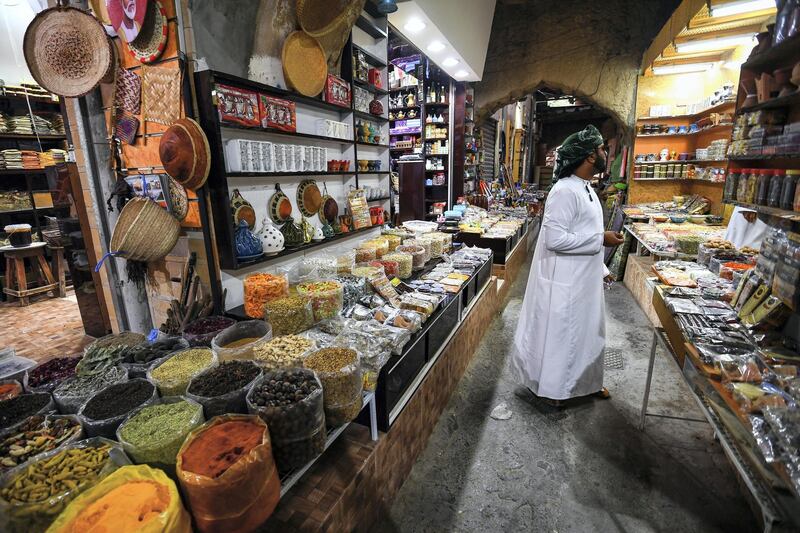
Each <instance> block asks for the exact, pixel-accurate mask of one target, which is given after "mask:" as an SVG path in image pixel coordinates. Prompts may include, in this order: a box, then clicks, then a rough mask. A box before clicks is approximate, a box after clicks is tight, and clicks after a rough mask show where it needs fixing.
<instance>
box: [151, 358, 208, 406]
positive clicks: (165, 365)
mask: <svg viewBox="0 0 800 533" xmlns="http://www.w3.org/2000/svg"><path fill="white" fill-rule="evenodd" d="M217 364H218V359H217V355H216V354H215V353H214V352H213V351H212V350H210V349H209V348H201V347H196V348H186V349H184V350H178V351H177V352H172V353H171V354H169V355H167V356H166V357H164V358H162V359H158V360H156V361H154V362H153V363H152V365H150V368H149V369H148V370H147V374H146V376H147V380H148V381H150V382H151V383H152V384H153V385H155V386H156V387H158V392H159V393H160V394H161V396H181V395H183V394H186V388H187V387H188V386H189V382H190V381H191V380H192V378H193V377H194V376H196V375H197V374H199V373H200V372H202V371H204V370H206V369H208V368H211V367H213V366H216V365H217Z"/></svg>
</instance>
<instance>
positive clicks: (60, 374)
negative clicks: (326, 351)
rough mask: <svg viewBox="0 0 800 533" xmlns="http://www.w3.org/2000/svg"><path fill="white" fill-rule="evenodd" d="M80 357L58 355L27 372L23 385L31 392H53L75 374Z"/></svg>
mask: <svg viewBox="0 0 800 533" xmlns="http://www.w3.org/2000/svg"><path fill="white" fill-rule="evenodd" d="M80 360H81V358H80V357H56V358H54V359H50V360H49V361H46V362H44V363H42V364H40V365H38V366H36V367H34V368H32V369H30V370H28V371H26V372H25V377H24V378H23V379H22V385H23V387H25V390H26V391H29V392H53V389H55V388H56V387H57V386H58V385H59V384H60V383H61V382H62V381H64V380H65V379H67V378H70V377H72V376H74V375H75V366H77V364H78V362H79V361H80Z"/></svg>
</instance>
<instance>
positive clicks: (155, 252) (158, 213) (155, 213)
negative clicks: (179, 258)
mask: <svg viewBox="0 0 800 533" xmlns="http://www.w3.org/2000/svg"><path fill="white" fill-rule="evenodd" d="M180 232H181V226H180V224H179V223H178V221H177V220H175V217H173V216H172V215H170V214H169V213H167V211H166V210H165V209H163V208H162V207H161V206H159V205H158V204H157V203H155V202H154V201H152V200H150V199H147V198H142V197H141V196H138V197H136V198H134V199H133V200H130V201H129V202H128V203H127V204H125V207H123V208H122V212H121V213H120V214H119V218H118V219H117V225H116V226H114V233H113V234H112V235H111V244H110V245H109V248H110V249H111V251H112V252H119V254H120V255H121V256H122V257H124V258H125V259H128V260H130V261H142V262H145V263H147V262H150V261H156V260H158V259H161V258H162V257H164V256H165V255H167V254H168V253H169V252H170V250H172V249H173V248H174V247H175V243H177V242H178V236H179V235H180Z"/></svg>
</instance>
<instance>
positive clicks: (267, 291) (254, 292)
mask: <svg viewBox="0 0 800 533" xmlns="http://www.w3.org/2000/svg"><path fill="white" fill-rule="evenodd" d="M242 283H243V284H244V312H245V314H247V316H249V317H250V318H263V317H264V304H266V303H267V302H269V301H271V300H275V299H277V298H282V297H284V296H288V295H289V281H288V280H287V279H286V275H284V274H279V275H275V274H267V273H265V272H256V273H254V274H250V275H249V276H247V277H246V278H244V281H243V282H242Z"/></svg>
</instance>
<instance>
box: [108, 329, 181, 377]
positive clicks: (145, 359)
mask: <svg viewBox="0 0 800 533" xmlns="http://www.w3.org/2000/svg"><path fill="white" fill-rule="evenodd" d="M188 347H189V341H187V340H186V339H184V338H183V337H172V336H167V337H164V338H160V339H158V340H156V341H154V342H146V343H143V344H140V345H138V346H133V347H131V348H128V349H127V350H125V355H124V357H125V359H124V360H123V361H122V366H123V367H124V368H125V369H126V370H127V371H128V378H130V379H134V378H143V377H146V376H147V369H148V368H150V365H152V364H153V361H155V360H157V359H161V358H163V357H166V356H167V355H170V354H171V353H173V352H177V351H178V350H183V349H184V348H188ZM160 348H164V349H167V350H168V351H167V352H166V353H164V354H163V355H161V356H157V353H154V354H153V355H156V357H149V355H148V354H147V350H148V349H149V350H154V351H156V350H159V349H160Z"/></svg>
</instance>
